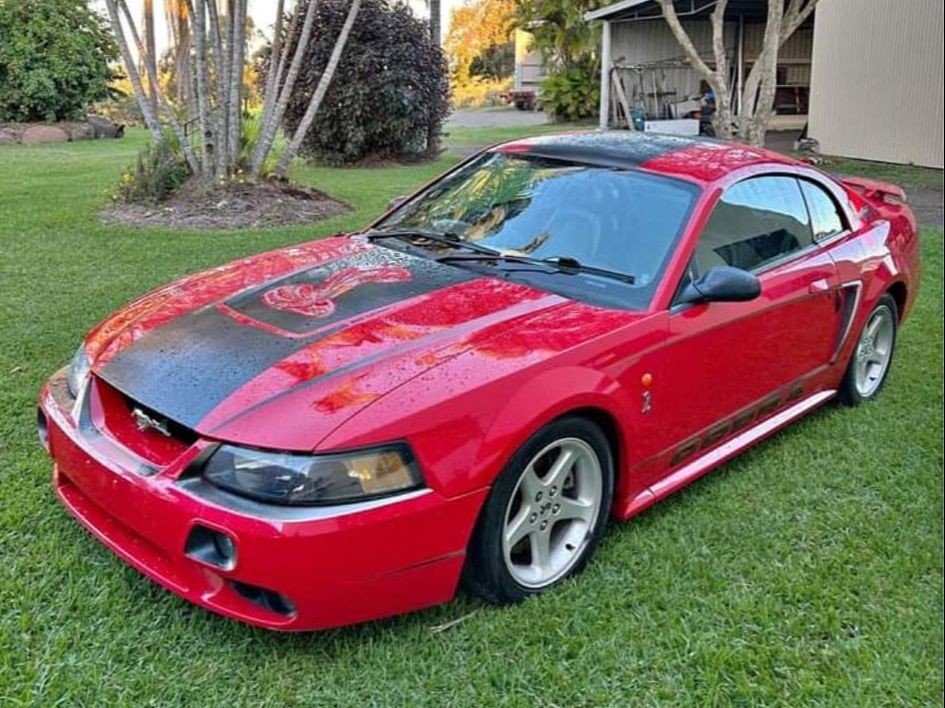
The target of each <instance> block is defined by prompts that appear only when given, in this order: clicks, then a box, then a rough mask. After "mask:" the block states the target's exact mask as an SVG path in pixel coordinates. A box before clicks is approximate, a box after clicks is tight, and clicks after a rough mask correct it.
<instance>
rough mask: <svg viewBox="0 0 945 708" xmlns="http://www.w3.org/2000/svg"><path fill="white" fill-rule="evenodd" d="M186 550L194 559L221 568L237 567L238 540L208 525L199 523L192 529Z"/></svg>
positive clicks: (230, 568)
mask: <svg viewBox="0 0 945 708" xmlns="http://www.w3.org/2000/svg"><path fill="white" fill-rule="evenodd" d="M184 552H185V553H186V554H187V555H188V556H189V557H190V558H193V559H194V560H198V561H200V562H202V563H206V564H208V565H212V566H214V567H216V568H220V569H221V570H233V568H235V567H236V542H235V541H234V540H233V538H232V537H231V536H230V535H229V534H226V533H224V532H223V531H217V530H216V529H210V528H207V527H206V526H200V525H199V524H198V525H197V526H194V527H193V529H191V531H190V535H188V536H187V543H186V545H185V546H184Z"/></svg>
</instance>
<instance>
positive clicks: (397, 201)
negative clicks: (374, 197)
mask: <svg viewBox="0 0 945 708" xmlns="http://www.w3.org/2000/svg"><path fill="white" fill-rule="evenodd" d="M405 201H407V197H405V196H404V195H403V194H400V195H398V196H396V197H394V198H393V199H391V200H390V201H389V202H387V211H394V209H396V208H397V207H399V206H400V205H401V204H403V203H404V202H405Z"/></svg>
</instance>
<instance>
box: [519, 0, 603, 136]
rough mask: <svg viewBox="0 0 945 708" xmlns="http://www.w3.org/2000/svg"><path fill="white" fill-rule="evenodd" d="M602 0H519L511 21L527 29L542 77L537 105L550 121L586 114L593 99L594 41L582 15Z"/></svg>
mask: <svg viewBox="0 0 945 708" xmlns="http://www.w3.org/2000/svg"><path fill="white" fill-rule="evenodd" d="M602 4H604V3H603V2H601V1H600V0H578V2H574V1H573V0H519V1H518V12H517V13H516V22H517V24H518V26H519V27H523V28H528V30H529V32H531V33H532V36H533V37H534V48H535V49H536V50H538V52H539V53H540V54H541V56H542V59H543V61H544V63H545V66H546V67H547V69H548V76H547V78H546V79H545V83H544V85H543V86H542V105H543V106H544V108H545V110H546V111H548V112H549V113H550V114H551V115H552V116H553V117H554V118H556V119H559V120H560V119H566V120H572V119H575V118H584V117H587V116H589V115H592V114H593V112H594V110H595V109H596V106H597V102H598V99H599V82H598V81H597V79H596V76H597V74H598V70H599V69H598V67H599V66H600V63H599V62H600V59H599V57H598V55H597V47H598V46H599V44H600V39H599V32H598V29H597V27H596V25H594V24H592V23H589V22H586V21H585V20H584V13H585V12H587V11H588V10H594V9H596V8H597V7H599V6H600V5H602Z"/></svg>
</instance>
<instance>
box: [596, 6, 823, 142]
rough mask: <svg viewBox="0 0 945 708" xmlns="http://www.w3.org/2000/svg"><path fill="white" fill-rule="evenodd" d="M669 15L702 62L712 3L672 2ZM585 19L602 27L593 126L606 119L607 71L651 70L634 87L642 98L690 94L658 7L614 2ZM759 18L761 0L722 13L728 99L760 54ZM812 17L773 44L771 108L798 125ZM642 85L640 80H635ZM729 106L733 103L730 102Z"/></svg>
mask: <svg viewBox="0 0 945 708" xmlns="http://www.w3.org/2000/svg"><path fill="white" fill-rule="evenodd" d="M675 5H676V12H677V14H678V15H679V17H680V20H681V21H682V24H683V27H685V29H686V31H687V32H688V33H689V36H690V38H691V39H692V41H693V44H694V45H695V47H696V49H697V50H698V51H699V54H700V56H702V58H703V59H704V60H705V61H706V63H707V64H709V65H710V66H711V65H713V64H714V63H715V60H714V56H713V53H712V27H711V24H710V22H709V15H710V14H711V13H712V10H713V8H714V7H715V2H714V1H713V0H676V2H675ZM584 18H585V20H587V21H589V22H593V21H599V22H600V23H601V25H602V45H601V79H600V80H601V105H600V125H601V127H602V128H606V127H608V126H609V125H610V123H611V118H610V113H611V100H612V99H611V91H610V90H609V89H610V71H611V69H612V68H613V69H614V70H615V71H619V72H629V73H631V74H634V73H636V74H637V75H639V73H640V71H641V68H645V69H646V70H648V71H651V72H657V73H658V76H659V81H658V82H657V81H656V80H654V81H653V83H654V87H653V89H652V90H650V91H647V90H646V87H645V85H644V86H643V87H642V88H641V92H642V93H644V94H645V95H643V96H642V98H643V99H644V100H646V99H647V98H648V96H652V95H653V94H659V95H660V96H662V95H668V96H671V97H674V99H675V100H678V101H682V100H685V99H694V98H696V97H698V96H699V94H700V90H701V87H700V78H699V76H698V74H697V73H696V72H695V71H694V70H693V69H691V68H690V67H689V66H688V62H687V61H686V60H685V56H684V54H683V51H682V48H681V47H680V46H679V44H678V43H677V42H676V38H675V37H674V36H673V33H672V31H671V30H670V29H669V26H668V25H667V24H666V22H665V20H663V16H662V11H661V9H660V7H659V5H658V4H657V3H656V2H655V0H622V1H621V2H617V3H615V4H613V5H608V6H606V7H602V8H600V9H598V10H593V11H591V12H588V13H586V14H585V15H584ZM766 18H767V2H766V0H730V2H729V3H728V7H727V9H726V13H725V46H726V50H727V52H728V55H729V60H730V65H731V66H732V67H733V69H734V71H735V76H734V77H733V78H734V80H733V82H732V85H733V88H734V89H735V97H736V101H737V99H738V97H739V96H740V94H741V90H740V88H741V83H742V81H743V79H744V78H745V77H746V76H747V74H748V72H749V71H750V70H751V66H752V64H753V63H754V61H755V59H756V58H757V56H758V55H759V54H760V51H761V45H762V41H763V37H764V23H765V20H766ZM812 49H813V22H812V21H810V20H809V21H808V22H807V23H805V24H804V25H803V26H801V27H800V28H799V29H798V30H797V32H795V33H794V34H793V35H792V36H791V37H790V38H789V39H788V40H787V41H786V42H785V43H784V45H783V46H782V47H781V52H780V54H779V57H778V90H777V97H776V103H777V108H778V113H782V114H792V115H795V116H800V117H799V118H797V119H796V120H794V121H792V123H793V125H794V126H796V127H798V128H800V127H801V126H803V124H804V123H805V122H806V118H804V117H803V116H805V115H806V113H807V106H808V95H809V87H810V78H811V54H812ZM641 83H642V84H645V83H646V82H645V81H643V82H641ZM736 105H737V103H736Z"/></svg>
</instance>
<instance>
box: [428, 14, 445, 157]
mask: <svg viewBox="0 0 945 708" xmlns="http://www.w3.org/2000/svg"><path fill="white" fill-rule="evenodd" d="M429 3H430V40H431V41H432V42H433V44H434V45H436V46H437V47H439V46H442V44H443V32H442V30H441V27H440V25H441V21H440V18H441V15H442V12H443V11H442V9H441V7H440V0H429ZM427 154H428V155H430V157H435V156H437V155H439V154H440V123H439V121H430V124H429V126H427Z"/></svg>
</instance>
